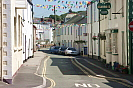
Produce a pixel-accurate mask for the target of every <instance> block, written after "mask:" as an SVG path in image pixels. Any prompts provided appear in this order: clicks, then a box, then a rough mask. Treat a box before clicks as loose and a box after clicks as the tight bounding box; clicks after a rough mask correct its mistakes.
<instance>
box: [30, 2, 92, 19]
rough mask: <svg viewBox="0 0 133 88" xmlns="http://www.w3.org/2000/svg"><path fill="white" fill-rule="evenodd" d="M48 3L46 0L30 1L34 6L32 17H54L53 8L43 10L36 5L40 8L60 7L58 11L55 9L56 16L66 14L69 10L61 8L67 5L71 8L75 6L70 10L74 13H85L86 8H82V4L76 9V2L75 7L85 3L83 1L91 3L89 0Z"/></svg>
mask: <svg viewBox="0 0 133 88" xmlns="http://www.w3.org/2000/svg"><path fill="white" fill-rule="evenodd" d="M50 1H51V0H50ZM50 1H48V0H46V1H45V0H32V2H33V5H34V6H33V11H34V17H39V18H41V17H42V16H43V17H49V15H54V11H52V9H53V7H51V8H50V9H49V7H48V8H46V9H44V8H41V7H40V6H38V5H41V6H43V5H44V6H46V5H48V6H49V5H52V6H53V5H56V7H58V6H60V9H59V8H56V15H61V14H64V13H67V12H68V11H69V9H70V8H66V9H63V7H64V6H68V4H73V6H74V5H75V8H74V7H73V8H71V10H72V11H75V12H77V11H85V10H86V8H84V4H82V7H80V8H79V7H78V8H76V1H78V4H77V6H81V4H79V2H83V1H84V2H85V1H91V0H55V1H54V0H53V1H51V2H50ZM58 1H60V2H59V3H58ZM62 1H63V3H62ZM70 1H71V2H70ZM73 1H74V2H73ZM66 2H67V4H66ZM37 6H38V7H37Z"/></svg>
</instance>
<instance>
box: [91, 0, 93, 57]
mask: <svg viewBox="0 0 133 88" xmlns="http://www.w3.org/2000/svg"><path fill="white" fill-rule="evenodd" d="M91 47H92V59H93V40H92V2H91Z"/></svg>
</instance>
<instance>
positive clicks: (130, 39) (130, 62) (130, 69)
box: [127, 0, 133, 74]
mask: <svg viewBox="0 0 133 88" xmlns="http://www.w3.org/2000/svg"><path fill="white" fill-rule="evenodd" d="M127 3H128V2H127ZM132 4H133V1H132V0H129V4H128V5H129V23H130V22H131V21H132V20H133V18H132V16H133V14H132V10H133V7H132ZM127 31H129V74H132V73H133V71H132V69H133V65H132V63H133V55H132V52H133V46H132V44H133V43H132V42H133V40H132V39H133V38H132V36H133V32H131V31H130V30H127Z"/></svg>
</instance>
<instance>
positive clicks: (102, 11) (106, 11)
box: [100, 9, 108, 15]
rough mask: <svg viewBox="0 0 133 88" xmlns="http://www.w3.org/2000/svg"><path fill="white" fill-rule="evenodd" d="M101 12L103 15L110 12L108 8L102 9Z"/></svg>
mask: <svg viewBox="0 0 133 88" xmlns="http://www.w3.org/2000/svg"><path fill="white" fill-rule="evenodd" d="M100 14H101V15H107V14H108V10H106V9H103V10H101V11H100Z"/></svg>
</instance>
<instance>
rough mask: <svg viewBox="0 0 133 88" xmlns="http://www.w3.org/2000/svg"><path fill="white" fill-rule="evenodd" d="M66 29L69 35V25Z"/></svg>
mask: <svg viewBox="0 0 133 88" xmlns="http://www.w3.org/2000/svg"><path fill="white" fill-rule="evenodd" d="M67 30H68V35H69V27H67Z"/></svg>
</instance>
